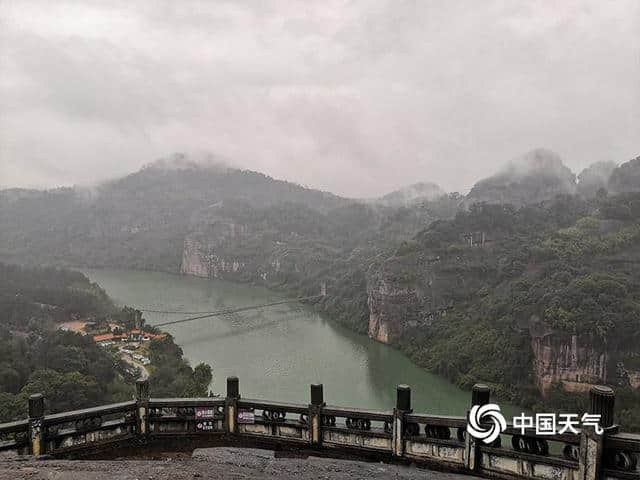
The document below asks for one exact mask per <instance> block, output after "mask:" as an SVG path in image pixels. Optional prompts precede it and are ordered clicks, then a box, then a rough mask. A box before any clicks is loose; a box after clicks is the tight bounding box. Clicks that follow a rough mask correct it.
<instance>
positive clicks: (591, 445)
mask: <svg viewBox="0 0 640 480" xmlns="http://www.w3.org/2000/svg"><path fill="white" fill-rule="evenodd" d="M615 399H616V396H615V393H614V391H613V390H612V389H611V388H609V387H605V386H600V385H597V386H593V387H591V390H589V403H590V408H589V413H590V414H594V415H600V422H599V425H600V427H601V428H602V429H603V430H604V431H603V432H602V433H601V434H598V433H597V432H596V428H595V427H590V426H584V425H583V426H582V431H581V434H580V455H579V470H578V478H579V479H580V480H596V479H598V478H599V477H600V472H601V470H602V460H603V457H602V451H603V445H604V436H605V435H606V434H607V433H609V434H612V433H616V432H617V431H618V427H617V425H615V423H614V420H613V408H614V405H615Z"/></svg>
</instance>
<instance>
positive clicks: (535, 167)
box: [498, 148, 573, 178]
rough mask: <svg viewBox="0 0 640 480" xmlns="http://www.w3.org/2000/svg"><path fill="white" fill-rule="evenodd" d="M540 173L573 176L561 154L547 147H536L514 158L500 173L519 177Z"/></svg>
mask: <svg viewBox="0 0 640 480" xmlns="http://www.w3.org/2000/svg"><path fill="white" fill-rule="evenodd" d="M539 173H547V174H556V175H569V176H573V173H572V172H571V170H570V169H569V168H568V167H566V166H565V165H564V163H563V162H562V158H560V155H558V154H557V153H556V152H554V151H552V150H548V149H546V148H536V149H534V150H531V151H529V152H527V153H525V154H524V155H522V156H520V157H516V158H514V159H513V160H511V161H510V162H509V163H508V164H507V165H506V166H505V167H504V168H503V170H502V171H500V172H499V173H498V174H502V175H511V176H513V177H514V178H519V177H524V176H527V175H530V174H539Z"/></svg>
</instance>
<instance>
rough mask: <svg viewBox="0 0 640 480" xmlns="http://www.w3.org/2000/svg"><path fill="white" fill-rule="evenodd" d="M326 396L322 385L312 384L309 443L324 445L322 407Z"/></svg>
mask: <svg viewBox="0 0 640 480" xmlns="http://www.w3.org/2000/svg"><path fill="white" fill-rule="evenodd" d="M325 405H326V404H325V403H324V394H323V391H322V384H321V383H313V384H311V403H310V404H309V420H308V421H309V443H311V445H315V446H320V445H322V407H324V406H325Z"/></svg>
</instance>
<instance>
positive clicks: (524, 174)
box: [467, 148, 576, 206]
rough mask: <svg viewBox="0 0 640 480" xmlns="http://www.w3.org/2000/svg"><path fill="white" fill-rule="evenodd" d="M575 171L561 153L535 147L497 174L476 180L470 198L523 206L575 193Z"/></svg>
mask: <svg viewBox="0 0 640 480" xmlns="http://www.w3.org/2000/svg"><path fill="white" fill-rule="evenodd" d="M575 189H576V181H575V174H574V173H573V172H571V170H570V169H569V168H567V167H566V166H565V165H564V163H563V162H562V159H561V158H560V156H559V155H558V154H557V153H555V152H552V151H550V150H546V149H542V148H539V149H535V150H532V151H530V152H527V153H526V154H524V155H523V156H521V157H519V158H516V159H514V160H512V161H511V162H509V163H508V164H507V165H506V166H505V167H504V168H503V169H502V170H500V171H499V172H498V173H497V174H495V175H493V176H491V177H489V178H485V179H483V180H480V181H479V182H477V183H476V184H475V185H474V186H473V188H472V189H471V191H470V192H469V195H468V196H467V200H468V201H469V202H470V203H473V202H487V203H500V204H512V205H516V206H522V205H526V204H530V203H538V202H542V201H544V200H548V199H550V198H553V197H555V196H556V195H562V194H572V193H574V192H575Z"/></svg>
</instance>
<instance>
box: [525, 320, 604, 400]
mask: <svg viewBox="0 0 640 480" xmlns="http://www.w3.org/2000/svg"><path fill="white" fill-rule="evenodd" d="M531 348H532V350H533V355H534V363H533V371H534V375H535V379H536V382H537V385H538V388H539V389H540V391H541V392H542V393H543V394H544V393H546V392H547V391H548V389H549V388H550V387H551V386H552V385H555V384H558V383H560V384H562V386H563V388H564V390H566V391H568V392H584V391H588V390H589V388H590V387H591V386H592V385H595V384H601V383H606V382H607V380H608V379H607V363H608V361H609V355H608V354H607V352H606V350H605V349H604V348H598V347H597V346H595V345H588V344H584V343H582V342H580V341H579V339H578V336H577V335H567V334H563V333H561V332H554V331H552V330H550V329H545V328H543V327H535V326H534V327H532V328H531Z"/></svg>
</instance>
